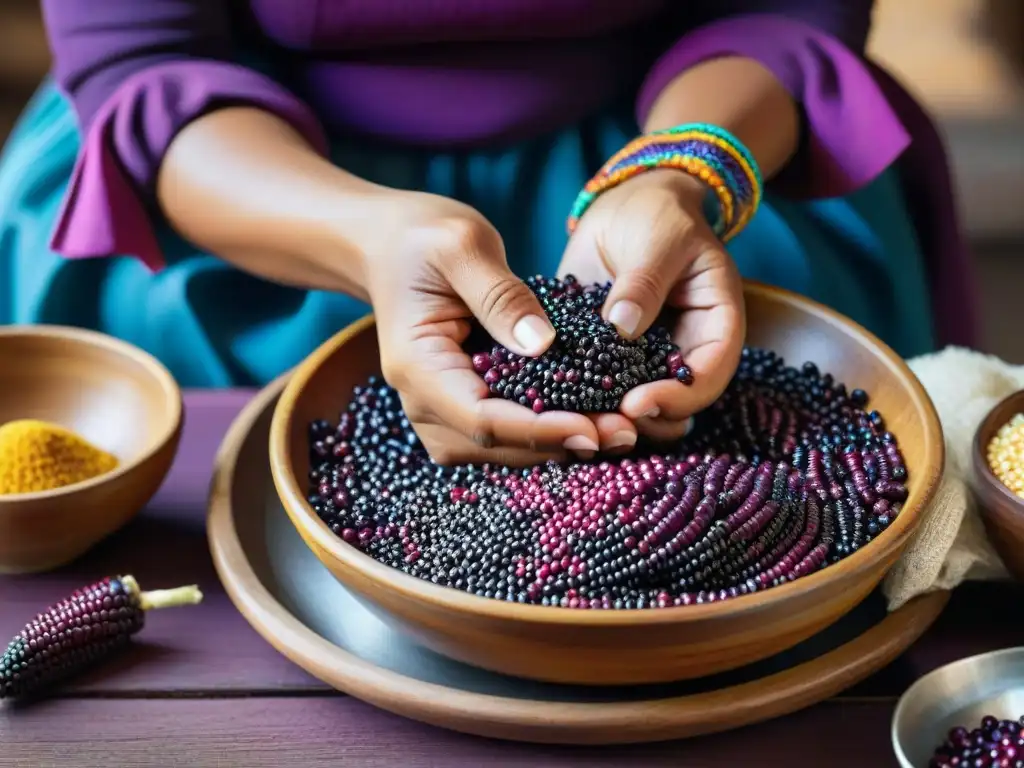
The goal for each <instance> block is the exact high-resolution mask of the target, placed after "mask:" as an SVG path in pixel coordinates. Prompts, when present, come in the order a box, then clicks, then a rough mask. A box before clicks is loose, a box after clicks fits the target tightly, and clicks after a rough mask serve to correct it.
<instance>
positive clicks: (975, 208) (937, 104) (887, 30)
mask: <svg viewBox="0 0 1024 768" xmlns="http://www.w3.org/2000/svg"><path fill="white" fill-rule="evenodd" d="M80 1H81V2H87V1H88V0H80ZM870 47H871V55H872V56H873V57H874V58H875V59H876V60H878V61H879V62H881V63H882V64H884V65H885V67H886V68H887V69H888V70H889V71H890V72H892V73H893V74H894V75H896V76H897V77H898V78H899V79H900V80H901V81H902V82H903V83H904V85H905V86H907V87H908V88H909V89H910V90H911V91H912V92H914V93H915V94H916V96H917V97H918V98H919V99H920V100H921V102H922V103H923V104H924V105H925V106H926V107H927V108H928V109H929V110H930V111H931V113H932V114H933V115H934V116H935V117H936V118H937V120H938V122H939V125H940V128H941V129H942V131H943V133H944V134H945V136H946V141H947V146H948V147H949V150H950V154H951V158H952V163H953V171H954V176H955V178H956V183H957V187H958V189H959V204H960V210H961V215H962V216H963V219H964V222H965V224H966V226H967V230H968V233H969V234H970V236H971V239H972V241H973V243H974V251H975V254H976V257H977V261H978V266H979V270H980V277H981V290H982V297H983V307H984V313H985V314H984V323H985V342H984V348H985V351H988V352H992V353H995V354H997V355H999V356H1000V357H1003V358H1004V359H1006V360H1009V361H1011V362H1015V363H1024V306H1022V304H1024V0H877V3H876V10H875V23H874V28H873V32H872V38H871V44H870ZM48 66H49V55H48V52H47V48H46V39H45V36H44V34H43V29H42V24H41V23H40V19H39V4H38V0H0V144H2V142H3V139H4V138H5V137H6V135H7V133H8V131H9V130H10V128H11V126H12V125H13V123H14V121H15V120H16V119H17V117H18V113H19V112H20V110H21V108H22V106H23V105H24V103H25V101H26V100H27V99H28V98H29V97H30V96H31V94H32V91H33V90H34V89H35V87H36V85H37V84H38V82H39V80H40V79H41V78H42V77H43V76H44V74H45V73H46V71H47V68H48ZM936 310H937V311H939V312H957V311H958V308H957V307H937V308H936Z"/></svg>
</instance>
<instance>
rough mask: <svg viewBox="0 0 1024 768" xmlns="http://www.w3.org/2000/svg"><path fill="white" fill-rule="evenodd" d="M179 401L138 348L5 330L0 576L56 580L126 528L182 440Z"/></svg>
mask: <svg viewBox="0 0 1024 768" xmlns="http://www.w3.org/2000/svg"><path fill="white" fill-rule="evenodd" d="M181 424H182V402H181V391H180V390H179V388H178V385H177V383H176V382H175V381H174V379H173V377H172V376H171V374H170V373H169V372H168V371H167V369H166V368H164V367H163V366H162V365H161V364H160V363H159V362H157V360H156V359H154V358H153V357H151V356H150V355H148V354H147V353H146V352H143V351H142V350H140V349H137V348H136V347H133V346H132V345H131V344H128V343H126V342H123V341H119V340H117V339H114V338H111V337H109V336H105V335H103V334H100V333H95V332H92V331H86V330H80V329H75V328H64V327H59V326H6V327H0V573H28V572H36V571H44V570H49V569H52V568H56V567H58V566H60V565H63V564H65V563H67V562H70V561H71V560H73V559H75V558H76V557H78V556H79V555H81V554H82V553H84V552H85V551H86V550H88V549H89V548H90V547H92V545H94V544H95V543H97V542H98V541H100V540H101V539H103V538H104V537H106V536H107V535H108V534H110V533H112V532H113V531H115V530H117V529H118V528H120V527H121V526H123V525H124V524H125V523H126V522H128V521H129V520H130V519H131V518H132V517H133V516H134V515H135V514H136V513H138V511H139V510H140V509H142V507H144V506H145V505H146V503H147V502H148V501H149V500H150V498H151V497H152V496H153V494H154V493H156V491H157V489H158V488H159V487H160V485H161V483H162V482H163V480H164V477H165V476H166V475H167V472H168V470H169V469H170V466H171V462H172V461H173V460H174V455H175V452H176V451H177V448H178V441H179V438H180V436H181Z"/></svg>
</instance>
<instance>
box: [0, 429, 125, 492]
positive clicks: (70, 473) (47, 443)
mask: <svg viewBox="0 0 1024 768" xmlns="http://www.w3.org/2000/svg"><path fill="white" fill-rule="evenodd" d="M116 466H117V459H116V458H115V457H114V456H112V455H110V454H109V453H107V452H106V451H104V450H101V449H100V448H97V447H96V446H94V445H92V444H91V443H90V442H89V441H87V440H86V439H85V438H83V437H81V436H79V435H77V434H75V433H74V432H72V431H71V430H69V429H65V428H64V427H60V426H57V425H56V424H49V423H47V422H45V421H35V420H31V419H24V420H21V421H11V422H8V423H7V424H4V425H3V426H0V496H4V495H9V494H16V493H38V492H39V491H52V490H54V489H56V488H63V487H64V486H67V485H74V484H75V483H81V482H83V481H85V480H91V479H92V478H94V477H98V476H99V475H103V474H106V473H107V472H110V471H111V470H113V469H114V468H115V467H116Z"/></svg>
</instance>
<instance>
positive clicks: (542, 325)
mask: <svg viewBox="0 0 1024 768" xmlns="http://www.w3.org/2000/svg"><path fill="white" fill-rule="evenodd" d="M554 337H555V329H554V328H552V327H551V325H550V324H549V323H548V322H547V321H546V320H544V319H543V318H540V317H537V316H536V315H527V316H526V317H524V318H522V319H520V320H519V322H517V323H516V324H515V326H514V327H513V328H512V338H514V339H515V340H516V343H517V344H518V345H519V346H520V347H522V348H523V351H524V352H525V353H526V354H527V355H530V356H531V357H536V356H537V355H539V354H541V353H542V352H543V351H544V350H545V349H547V348H548V345H549V344H550V343H551V341H552V340H553V339H554Z"/></svg>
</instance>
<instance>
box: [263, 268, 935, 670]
mask: <svg viewBox="0 0 1024 768" xmlns="http://www.w3.org/2000/svg"><path fill="white" fill-rule="evenodd" d="M745 292H746V300H747V315H748V343H749V344H751V345H753V346H760V347H767V348H771V349H774V350H776V351H777V352H779V353H780V354H782V355H784V356H785V357H786V359H787V360H789V361H790V362H792V363H803V362H804V361H806V360H813V361H814V362H816V363H817V364H818V365H819V366H820V367H821V369H822V370H824V371H829V372H831V373H833V374H834V375H835V376H836V378H837V379H838V380H840V381H844V382H846V383H847V385H848V386H850V387H861V388H863V389H865V390H866V391H867V392H869V393H870V394H871V396H872V406H873V407H875V408H877V409H878V410H879V411H881V413H882V414H883V415H884V416H885V417H886V418H887V420H888V424H889V428H890V429H891V430H892V431H893V432H894V433H895V434H896V435H897V436H898V437H899V439H900V444H901V446H902V449H903V452H904V457H905V460H906V464H907V469H908V472H909V489H910V496H909V498H908V499H907V502H906V504H905V505H904V508H903V511H902V513H901V514H900V515H899V516H898V517H897V518H896V520H895V521H894V522H893V523H892V525H890V527H889V528H888V529H887V530H886V531H885V532H884V533H883V534H882V535H880V536H879V537H878V538H877V539H876V540H875V541H874V542H872V544H871V545H870V546H868V547H865V548H863V549H861V550H860V551H858V552H856V553H855V554H853V555H852V556H850V557H848V558H846V559H845V560H843V561H841V562H840V563H837V564H836V565H833V566H830V567H829V568H826V569H824V570H821V571H819V572H817V573H814V574H811V575H809V576H806V577H804V578H801V579H798V580H796V581H794V582H791V583H789V584H785V585H783V586H780V587H777V588H774V589H770V590H767V591H765V592H761V593H757V594H753V595H746V596H743V597H739V598H736V599H733V600H727V601H725V602H721V603H710V604H704V605H691V606H685V607H677V608H661V609H657V610H636V611H627V610H623V611H575V610H571V609H562V608H551V607H545V606H536V605H519V604H515V603H507V602H503V601H498V600H488V599H486V598H482V597H476V596H474V595H470V594H467V593H464V592H460V591H457V590H454V589H447V588H444V587H440V586H437V585H435V584H431V583H429V582H427V581H423V580H421V579H417V578H415V577H412V576H409V575H407V574H403V573H402V572H400V571H397V570H395V569H392V568H390V567H388V566H386V565H383V564H381V563H379V562H377V561H375V560H373V559H372V558H370V557H367V556H366V555H364V554H363V553H361V552H360V551H359V550H357V549H355V548H353V547H351V546H349V545H348V544H346V543H344V542H343V541H342V540H341V539H340V538H338V537H337V536H336V535H334V534H333V533H331V531H330V530H329V529H328V528H327V526H326V525H325V524H324V523H323V522H322V521H321V520H320V519H319V518H318V517H317V515H316V514H315V513H314V512H313V510H312V509H311V508H310V507H309V505H308V504H307V503H306V492H307V489H306V483H307V480H306V478H307V476H308V471H309V461H308V446H307V443H306V439H307V425H308V423H309V422H310V421H312V420H314V419H317V418H331V417H333V416H335V415H336V414H337V413H338V412H339V410H340V409H342V408H344V407H345V405H346V404H347V403H346V402H345V401H346V398H347V394H348V393H349V392H350V391H351V389H352V387H353V386H354V385H356V384H360V383H363V382H364V381H365V380H366V378H367V377H368V376H370V375H371V374H375V373H378V372H379V355H378V349H377V339H376V334H375V333H374V327H373V321H372V318H365V319H363V320H361V321H359V322H357V323H354V324H353V325H351V326H349V327H348V328H347V329H345V330H344V331H342V332H341V333H339V334H338V335H337V336H335V337H334V338H332V339H331V340H330V341H328V342H327V343H326V344H324V345H323V346H322V347H321V348H320V349H319V350H317V351H316V352H315V353H314V354H313V355H312V356H310V357H309V358H308V359H307V360H306V361H305V362H304V363H303V364H302V365H301V366H300V367H299V368H298V369H297V370H296V372H295V374H294V376H293V377H292V379H291V381H290V382H289V383H288V386H287V387H286V389H285V391H284V393H283V394H282V397H281V400H280V402H279V403H278V406H277V409H276V410H275V413H274V420H273V424H272V427H271V436H270V463H271V471H272V473H273V476H274V482H275V485H276V487H277V491H278V493H279V494H280V496H281V500H282V502H283V504H284V508H285V510H286V511H287V512H288V515H289V517H290V518H291V520H292V522H293V524H294V525H295V527H296V528H297V529H298V531H299V533H300V534H301V536H302V537H303V539H304V540H305V541H306V543H307V545H308V546H309V547H310V548H311V549H312V550H313V552H314V553H315V554H316V556H317V557H318V558H319V559H320V560H321V562H323V563H324V564H325V565H326V566H327V568H328V569H330V570H331V572H332V573H333V574H334V575H335V577H336V578H337V579H338V580H339V581H341V582H342V583H343V584H344V585H345V586H346V587H347V588H348V589H349V590H351V591H353V592H354V593H355V594H357V595H359V596H360V597H361V599H363V600H364V601H365V602H366V603H367V604H368V605H369V606H370V607H372V608H373V609H374V610H375V611H377V612H378V613H379V614H381V615H383V616H384V617H386V618H388V619H389V620H390V621H392V622H394V623H395V624H396V625H397V626H399V627H400V628H402V629H404V630H405V631H407V632H409V633H410V634H411V635H412V636H413V637H415V638H416V639H417V640H418V641H419V642H421V643H422V644H423V645H425V646H427V647H428V648H431V649H433V650H435V651H437V652H439V653H441V654H444V655H445V656H448V657H451V658H454V659H457V660H459V661H463V662H466V663H469V664H473V665H476V666H478V667H483V668H485V669H489V670H493V671H496V672H503V673H505V674H509V675H515V676H518V677H526V678H533V679H538V680H545V681H551V682H559V683H578V684H602V685H614V684H636V683H652V682H665V681H671V680H681V679H686V678H695V677H701V676H706V675H711V674H714V673H716V672H720V671H723V670H727V669H733V668H736V667H740V666H742V665H744V664H747V663H750V662H753V661H757V660H760V659H765V658H768V657H769V656H772V655H774V654H776V653H779V652H781V651H782V650H785V649H787V648H790V647H792V646H794V645H796V644H797V643H799V642H800V641H802V640H805V639H807V638H808V637H810V636H812V635H814V634H815V633H817V632H819V631H820V630H822V629H823V628H825V627H827V626H828V625H830V624H832V623H833V622H835V621H836V620H837V619H838V618H840V617H841V616H843V615H844V614H845V613H847V612H848V611H849V610H850V609H851V608H853V607H854V606H855V605H857V604H858V603H859V602H860V601H861V600H863V599H864V598H865V597H866V596H867V595H868V594H869V593H870V592H871V591H872V590H873V589H874V588H875V586H876V585H877V584H878V583H879V581H881V579H882V577H883V576H884V575H885V573H886V571H887V570H888V569H889V567H890V566H891V565H892V564H893V562H894V561H895V560H896V558H897V557H898V556H899V554H900V552H901V551H902V549H903V547H904V545H905V544H906V542H907V540H908V538H909V536H910V535H911V534H912V533H913V531H914V529H915V528H916V527H917V524H918V522H919V519H920V513H921V510H922V509H923V508H924V507H925V506H926V505H927V504H928V502H929V500H930V499H931V497H932V495H933V493H934V491H935V488H936V487H937V484H938V481H939V477H940V473H941V471H942V466H943V459H944V449H943V440H942V429H941V427H940V425H939V420H938V416H937V415H936V413H935V409H934V407H933V406H932V403H931V400H930V399H929V398H928V395H927V394H926V393H925V391H924V389H923V388H922V387H921V385H920V383H919V382H918V381H917V379H916V378H915V376H914V375H913V373H911V371H910V369H909V368H908V367H907V366H906V364H905V363H904V362H903V361H902V360H901V359H900V358H899V357H898V356H897V355H896V354H895V353H894V352H893V351H892V350H890V349H889V348H888V347H886V346H885V345H884V344H883V343H882V342H881V341H879V340H878V339H877V338H875V337H874V336H872V335H871V334H870V333H868V332H867V331H865V330H864V329H863V328H861V327H860V326H858V325H856V324H855V323H853V322H852V321H850V320H848V319H846V318H844V317H842V316H840V315H839V314H837V313H836V312H833V311H832V310H830V309H827V308H825V307H823V306H821V305H819V304H816V303H814V302H812V301H809V300H807V299H804V298H802V297H800V296H797V295H796V294H793V293H789V292H787V291H782V290H779V289H776V288H771V287H768V286H764V285H759V284H754V283H748V284H747V285H746V288H745Z"/></svg>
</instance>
